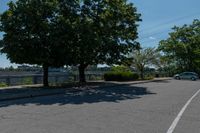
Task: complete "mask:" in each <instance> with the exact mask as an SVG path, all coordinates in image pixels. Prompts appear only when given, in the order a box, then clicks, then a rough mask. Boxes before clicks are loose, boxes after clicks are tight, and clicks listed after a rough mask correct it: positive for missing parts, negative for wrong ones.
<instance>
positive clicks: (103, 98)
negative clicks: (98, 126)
mask: <svg viewBox="0 0 200 133" xmlns="http://www.w3.org/2000/svg"><path fill="white" fill-rule="evenodd" d="M151 94H156V93H153V92H150V91H149V90H148V89H147V88H144V87H137V86H131V85H118V86H110V87H93V88H91V87H83V88H78V89H74V90H71V91H69V90H66V91H65V92H64V93H63V94H59V95H55V96H44V97H35V98H24V99H20V100H13V101H4V102H0V107H8V106H13V105H21V106H28V104H35V105H53V104H57V105H60V106H61V105H66V104H74V105H80V104H84V103H89V104H90V103H99V102H115V103H117V102H120V101H123V100H130V99H138V98H141V97H142V96H143V95H151Z"/></svg>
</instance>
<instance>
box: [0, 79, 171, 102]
mask: <svg viewBox="0 0 200 133" xmlns="http://www.w3.org/2000/svg"><path fill="white" fill-rule="evenodd" d="M164 80H171V78H165V79H153V80H147V81H134V82H126V83H120V84H119V83H118V84H113V85H105V86H99V87H104V88H108V87H117V86H126V85H133V84H143V83H150V82H159V81H164ZM108 83H117V82H108ZM55 91H57V92H47V93H43V94H24V95H21V96H14V97H7V98H0V102H5V101H12V100H20V99H27V98H36V97H45V96H54V95H61V94H63V93H65V92H66V91H67V92H79V91H84V90H81V89H59V90H55Z"/></svg>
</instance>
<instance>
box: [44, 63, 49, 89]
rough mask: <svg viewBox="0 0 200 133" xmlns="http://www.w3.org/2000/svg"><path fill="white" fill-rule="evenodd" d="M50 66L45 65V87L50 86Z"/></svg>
mask: <svg viewBox="0 0 200 133" xmlns="http://www.w3.org/2000/svg"><path fill="white" fill-rule="evenodd" d="M48 70H49V67H48V65H43V86H44V87H48V86H49V81H48V77H49V72H48Z"/></svg>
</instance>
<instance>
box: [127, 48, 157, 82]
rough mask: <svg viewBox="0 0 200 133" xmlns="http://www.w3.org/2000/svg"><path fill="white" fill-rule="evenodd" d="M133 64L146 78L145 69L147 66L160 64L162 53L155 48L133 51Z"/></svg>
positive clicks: (141, 76) (142, 77) (142, 76)
mask: <svg viewBox="0 0 200 133" xmlns="http://www.w3.org/2000/svg"><path fill="white" fill-rule="evenodd" d="M130 56H131V58H132V66H133V67H135V68H136V69H137V70H138V71H139V72H140V78H141V79H144V69H145V67H147V66H152V65H156V66H158V65H159V57H160V53H159V52H158V51H157V50H156V49H155V48H145V49H140V50H135V51H133V53H132V55H130Z"/></svg>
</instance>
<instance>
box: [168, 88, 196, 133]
mask: <svg viewBox="0 0 200 133" xmlns="http://www.w3.org/2000/svg"><path fill="white" fill-rule="evenodd" d="M199 93H200V89H199V90H198V91H197V92H196V93H195V94H194V95H193V96H192V97H191V98H190V99H189V100H188V101H187V103H186V104H185V105H184V106H183V108H182V109H181V111H180V112H179V114H178V115H177V117H176V118H175V119H174V121H173V123H172V124H171V126H170V128H169V129H168V131H167V133H173V132H174V129H175V128H176V126H177V124H178V122H179V120H180V119H181V117H182V115H183V113H184V112H185V110H186V109H187V107H188V105H189V104H190V103H191V102H192V100H193V99H194V98H195V97H196V96H197V95H198V94H199Z"/></svg>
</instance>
